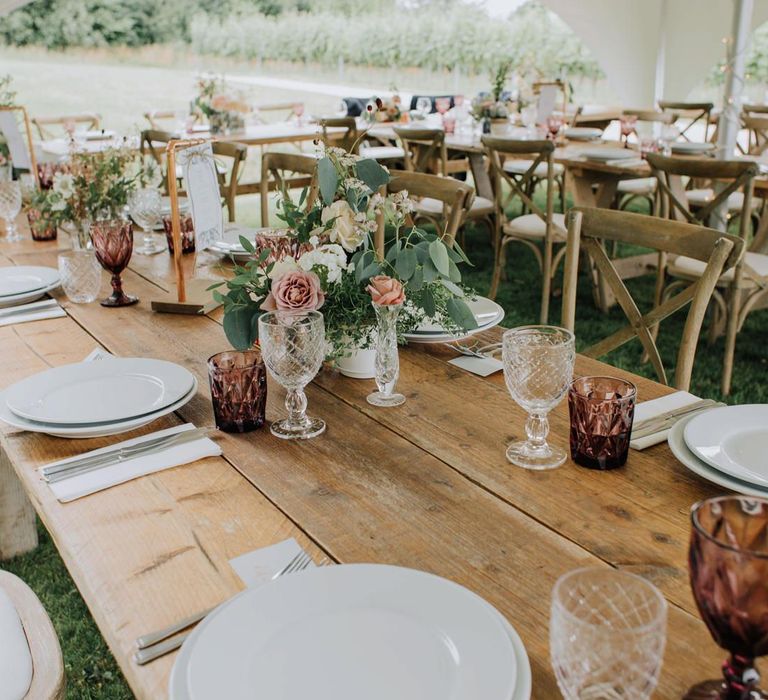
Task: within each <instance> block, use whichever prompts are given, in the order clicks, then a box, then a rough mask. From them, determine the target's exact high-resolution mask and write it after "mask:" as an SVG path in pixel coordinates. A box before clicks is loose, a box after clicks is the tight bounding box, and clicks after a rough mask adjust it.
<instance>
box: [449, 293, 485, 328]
mask: <svg viewBox="0 0 768 700" xmlns="http://www.w3.org/2000/svg"><path fill="white" fill-rule="evenodd" d="M445 308H446V311H448V315H449V316H450V317H451V320H452V321H453V322H454V323H455V324H456V325H457V326H459V327H461V328H463V329H464V330H466V331H471V330H473V329H475V328H477V319H476V318H475V315H474V314H473V313H472V312H471V311H470V310H469V307H468V306H467V305H466V304H465V303H464V302H463V301H462V300H461V299H456V298H451V299H449V300H448V302H447V303H446V305H445Z"/></svg>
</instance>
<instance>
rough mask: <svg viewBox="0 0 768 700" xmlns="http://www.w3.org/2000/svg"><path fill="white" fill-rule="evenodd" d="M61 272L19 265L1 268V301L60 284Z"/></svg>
mask: <svg viewBox="0 0 768 700" xmlns="http://www.w3.org/2000/svg"><path fill="white" fill-rule="evenodd" d="M58 282H59V271H58V270H55V269H53V268H52V267H33V266H29V265H19V266H10V267H0V301H6V300H8V298H9V297H11V298H13V297H18V296H20V295H23V294H29V293H31V292H39V291H40V290H41V289H45V288H46V287H50V286H51V285H52V284H58Z"/></svg>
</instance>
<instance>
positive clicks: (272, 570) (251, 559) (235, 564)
mask: <svg viewBox="0 0 768 700" xmlns="http://www.w3.org/2000/svg"><path fill="white" fill-rule="evenodd" d="M302 551H303V550H302V549H301V547H300V546H299V543H298V542H297V541H296V540H295V539H293V537H291V538H290V539H287V540H283V541H282V542H278V543H277V544H273V545H270V546H269V547H261V548H259V549H254V550H253V551H252V552H247V553H246V554H241V555H240V556H239V557H235V558H234V559H230V560H229V563H230V564H231V565H232V568H233V569H234V570H235V573H236V574H237V575H238V576H239V577H240V579H241V580H242V581H243V583H244V584H245V585H246V586H248V587H249V588H253V587H254V586H261V585H263V584H265V583H267V582H269V581H271V580H272V579H273V578H274V576H275V574H277V573H279V572H280V571H282V570H283V569H284V568H285V567H286V566H287V565H288V564H289V563H290V562H291V561H293V558H294V557H295V556H296V555H297V554H299V553H301V552H302ZM314 566H315V564H314V562H310V563H309V565H308V566H307V568H312V567H314Z"/></svg>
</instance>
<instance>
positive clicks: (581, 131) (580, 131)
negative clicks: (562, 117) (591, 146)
mask: <svg viewBox="0 0 768 700" xmlns="http://www.w3.org/2000/svg"><path fill="white" fill-rule="evenodd" d="M602 137H603V130H602V129H596V128H594V127H591V126H570V127H568V128H567V129H566V130H565V138H567V139H570V140H571V141H595V140H596V139H600V138H602Z"/></svg>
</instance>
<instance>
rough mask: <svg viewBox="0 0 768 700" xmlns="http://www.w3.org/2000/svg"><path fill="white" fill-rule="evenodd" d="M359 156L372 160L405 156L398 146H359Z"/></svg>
mask: <svg viewBox="0 0 768 700" xmlns="http://www.w3.org/2000/svg"><path fill="white" fill-rule="evenodd" d="M360 157H361V158H373V160H389V159H395V158H405V151H404V150H403V149H402V148H399V147H398V146H361V147H360Z"/></svg>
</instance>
